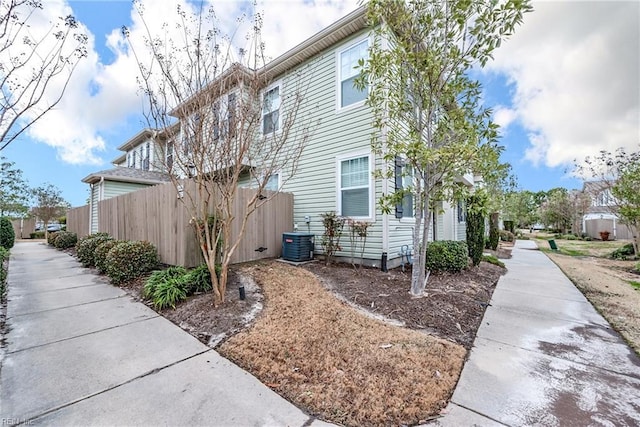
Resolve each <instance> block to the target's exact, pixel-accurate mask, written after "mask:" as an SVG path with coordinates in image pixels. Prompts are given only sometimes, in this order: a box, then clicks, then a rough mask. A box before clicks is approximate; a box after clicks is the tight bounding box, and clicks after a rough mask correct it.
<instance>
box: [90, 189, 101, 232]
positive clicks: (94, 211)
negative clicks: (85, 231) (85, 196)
mask: <svg viewBox="0 0 640 427" xmlns="http://www.w3.org/2000/svg"><path fill="white" fill-rule="evenodd" d="M100 185H101V184H100V183H98V184H94V185H93V186H92V187H91V224H90V227H89V233H90V234H93V233H97V232H98V201H99V200H100V199H99V197H100Z"/></svg>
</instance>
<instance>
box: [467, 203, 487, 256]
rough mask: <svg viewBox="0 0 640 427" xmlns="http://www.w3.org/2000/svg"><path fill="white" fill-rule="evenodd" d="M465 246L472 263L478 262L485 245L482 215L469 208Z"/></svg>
mask: <svg viewBox="0 0 640 427" xmlns="http://www.w3.org/2000/svg"><path fill="white" fill-rule="evenodd" d="M469 204H470V205H471V202H470V203H469ZM467 246H468V248H469V257H471V262H472V263H473V265H478V264H480V260H481V259H482V251H483V250H484V247H485V240H484V216H483V215H482V213H481V212H474V211H472V210H469V212H468V213H467Z"/></svg>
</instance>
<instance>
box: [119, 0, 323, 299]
mask: <svg viewBox="0 0 640 427" xmlns="http://www.w3.org/2000/svg"><path fill="white" fill-rule="evenodd" d="M137 11H138V13H139V14H140V15H141V17H142V21H143V22H144V10H143V9H142V8H141V6H140V4H137ZM177 14H178V15H177V16H178V17H179V20H178V23H177V24H175V27H171V28H170V27H168V25H169V24H166V25H165V26H164V27H163V28H164V29H166V30H167V31H171V32H172V33H173V35H174V37H172V38H168V37H164V36H163V35H162V34H153V33H152V31H151V30H150V28H149V26H148V25H146V23H145V25H146V27H147V37H146V40H145V43H144V45H143V46H135V43H134V41H133V40H131V38H130V36H131V35H130V33H129V32H128V30H127V29H126V28H123V33H124V35H125V36H126V37H128V38H129V41H130V46H131V49H132V50H133V52H135V55H136V59H137V61H138V65H139V71H140V74H139V81H140V83H141V87H142V90H143V91H144V93H145V95H146V98H147V104H146V109H145V115H146V117H147V120H148V122H149V124H150V126H151V127H152V128H154V129H157V130H158V136H159V137H160V139H162V140H164V144H165V145H164V146H165V149H164V150H165V153H164V156H163V157H164V159H165V160H164V162H165V167H166V169H167V170H168V171H169V172H170V175H171V179H172V182H173V184H174V186H175V187H176V189H177V192H178V194H179V200H180V201H181V202H182V203H183V204H184V206H185V208H186V209H187V211H188V213H189V215H190V217H191V224H192V225H193V227H194V229H195V231H196V236H197V239H198V243H199V247H200V250H201V252H202V256H203V257H204V260H205V262H206V264H207V266H208V268H209V272H210V274H211V281H212V283H213V297H214V301H213V303H214V306H219V305H221V304H223V303H224V301H225V291H226V287H227V281H228V271H229V265H230V262H231V259H232V256H233V254H234V252H235V251H236V249H237V247H238V245H239V244H240V242H241V240H242V237H243V235H244V233H245V230H246V226H247V223H248V221H249V219H250V217H251V215H253V214H254V213H255V212H256V210H257V209H259V208H260V206H262V205H263V204H265V203H267V202H268V201H269V200H271V199H272V198H273V197H275V196H276V195H277V192H278V191H279V189H280V188H281V187H282V185H284V184H285V183H286V182H287V181H288V180H289V179H290V178H291V177H292V176H294V175H295V173H296V170H297V167H298V161H299V159H300V155H301V153H302V150H303V148H304V147H305V144H306V142H307V140H308V138H309V136H310V134H311V132H312V131H313V128H314V126H315V124H314V122H313V121H312V120H311V119H310V117H311V115H312V114H311V113H312V110H313V107H311V106H308V105H307V106H305V108H304V111H303V110H302V106H303V100H304V98H305V93H306V90H307V88H308V83H309V77H310V74H311V72H312V69H313V64H312V65H309V66H307V68H304V69H301V70H299V71H296V72H295V73H292V74H289V75H286V76H284V77H283V78H282V79H281V80H280V82H281V83H280V84H279V85H277V86H274V85H273V84H272V83H273V81H272V79H273V77H274V76H273V75H272V74H271V73H270V71H269V70H268V69H266V68H265V67H264V66H263V65H264V64H263V46H262V44H261V43H260V42H259V40H260V28H261V21H262V17H261V16H260V14H257V13H256V14H255V15H254V20H253V22H252V24H251V28H252V33H251V34H249V35H248V36H247V38H246V39H247V40H251V41H252V42H253V46H252V48H251V49H247V50H243V49H240V50H238V52H235V51H233V48H232V42H233V40H232V38H231V37H229V36H224V35H222V34H223V33H222V31H221V30H220V25H219V23H218V22H217V20H216V17H215V13H214V11H213V9H212V8H210V9H208V10H206V11H203V10H185V9H183V8H180V7H179V8H178V9H177ZM169 28H170V29H169ZM143 55H146V56H145V57H143ZM233 56H236V57H238V58H240V62H237V61H232V57H233ZM274 178H278V179H274ZM241 182H250V183H251V186H252V187H253V188H254V189H255V190H256V191H255V192H253V193H251V194H252V196H251V197H249V198H248V199H247V200H243V201H239V197H238V193H239V190H238V188H239V186H240V184H241ZM274 183H278V185H276V186H274ZM267 189H268V190H267ZM271 190H273V191H271ZM239 203H242V209H240V210H238V209H236V208H237V206H238V205H239ZM237 212H242V213H241V214H240V215H238V214H237ZM216 264H220V270H219V271H220V272H219V276H218V275H217V274H216Z"/></svg>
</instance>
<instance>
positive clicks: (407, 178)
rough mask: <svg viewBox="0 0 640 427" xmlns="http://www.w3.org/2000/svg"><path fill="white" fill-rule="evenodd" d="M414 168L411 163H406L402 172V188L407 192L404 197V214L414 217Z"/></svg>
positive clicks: (406, 216) (407, 216)
mask: <svg viewBox="0 0 640 427" xmlns="http://www.w3.org/2000/svg"><path fill="white" fill-rule="evenodd" d="M414 185H415V183H414V178H413V168H412V167H411V165H405V166H404V171H403V174H402V188H403V189H405V190H406V191H407V192H406V193H405V195H404V196H403V197H402V216H403V217H404V218H413V215H414V214H413V192H412V190H413V188H414Z"/></svg>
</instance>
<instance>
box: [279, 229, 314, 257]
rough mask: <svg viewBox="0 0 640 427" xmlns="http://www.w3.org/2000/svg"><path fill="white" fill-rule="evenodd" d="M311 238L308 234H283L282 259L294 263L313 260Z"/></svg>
mask: <svg viewBox="0 0 640 427" xmlns="http://www.w3.org/2000/svg"><path fill="white" fill-rule="evenodd" d="M313 237H314V235H313V234H310V233H283V234H282V258H283V259H286V260H287V261H294V262H299V261H309V260H311V259H313Z"/></svg>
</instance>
